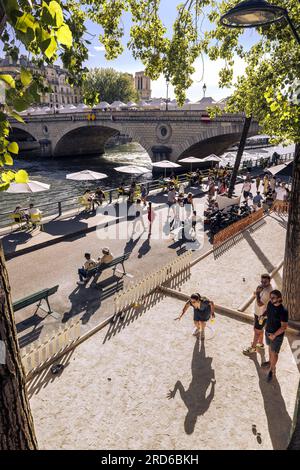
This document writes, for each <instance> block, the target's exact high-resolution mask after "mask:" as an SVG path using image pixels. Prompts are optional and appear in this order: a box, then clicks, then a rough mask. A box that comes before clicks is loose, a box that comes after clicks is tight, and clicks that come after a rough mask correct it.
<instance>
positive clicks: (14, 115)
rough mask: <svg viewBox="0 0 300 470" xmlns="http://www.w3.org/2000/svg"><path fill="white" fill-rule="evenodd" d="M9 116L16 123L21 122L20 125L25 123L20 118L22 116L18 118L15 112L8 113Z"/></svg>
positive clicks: (18, 115)
mask: <svg viewBox="0 0 300 470" xmlns="http://www.w3.org/2000/svg"><path fill="white" fill-rule="evenodd" d="M9 115H10V116H11V117H13V118H14V119H15V120H16V121H18V122H21V123H22V124H24V123H25V121H24V119H23V118H22V116H20V114H19V113H17V112H15V111H11V112H10V113H9Z"/></svg>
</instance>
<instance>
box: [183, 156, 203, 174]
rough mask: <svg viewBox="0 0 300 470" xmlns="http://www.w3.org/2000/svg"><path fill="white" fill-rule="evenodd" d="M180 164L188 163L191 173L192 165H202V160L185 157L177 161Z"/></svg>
mask: <svg viewBox="0 0 300 470" xmlns="http://www.w3.org/2000/svg"><path fill="white" fill-rule="evenodd" d="M178 161H179V162H181V163H190V164H191V171H192V170H193V163H202V162H203V159H201V158H196V157H186V158H182V159H181V160H178Z"/></svg>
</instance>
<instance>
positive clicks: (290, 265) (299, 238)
mask: <svg viewBox="0 0 300 470" xmlns="http://www.w3.org/2000/svg"><path fill="white" fill-rule="evenodd" d="M282 290H283V298H284V302H285V305H286V307H287V309H288V311H289V317H290V319H291V320H298V321H300V144H296V149H295V158H294V169H293V180H292V189H291V195H290V203H289V218H288V226H287V233H286V242H285V254H284V265H283V289H282Z"/></svg>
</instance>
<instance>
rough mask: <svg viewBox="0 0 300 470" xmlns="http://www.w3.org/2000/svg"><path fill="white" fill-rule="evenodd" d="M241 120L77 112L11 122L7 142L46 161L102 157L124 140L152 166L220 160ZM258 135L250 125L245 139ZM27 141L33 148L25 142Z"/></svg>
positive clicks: (201, 114)
mask: <svg viewBox="0 0 300 470" xmlns="http://www.w3.org/2000/svg"><path fill="white" fill-rule="evenodd" d="M243 123H244V116H243V115H242V114H240V115H238V114H223V115H222V116H218V117H216V118H215V119H209V117H208V115H207V112H205V111H159V110H158V111H144V110H143V111H115V112H111V111H109V112H104V111H101V110H96V111H92V112H76V113H64V114H51V115H45V114H42V115H32V116H26V118H25V124H23V123H19V122H17V121H14V120H12V121H11V125H12V135H11V138H12V139H15V140H17V141H20V143H21V148H22V149H24V150H26V145H27V147H28V146H29V145H30V144H32V143H33V142H34V143H35V144H36V148H38V149H39V150H40V153H41V154H42V155H43V156H45V157H60V156H78V155H82V156H85V155H91V154H101V153H103V152H104V146H105V143H106V142H107V140H108V139H109V138H110V137H112V136H114V135H117V134H118V133H121V134H126V135H128V136H129V137H131V138H132V140H133V141H135V142H138V143H139V144H140V145H141V146H142V147H144V149H145V150H146V151H147V152H148V154H149V156H150V158H151V159H152V161H157V160H162V159H169V160H171V161H173V162H176V161H177V160H178V159H179V158H180V157H181V158H182V157H185V156H189V155H193V156H195V157H200V158H201V157H205V156H206V155H208V154H210V153H215V154H221V153H222V152H224V151H225V150H226V149H227V148H228V147H229V146H231V145H232V144H234V143H236V142H238V141H239V139H240V136H241V132H242V129H243ZM258 133H259V127H258V124H257V123H256V122H252V124H251V127H250V131H249V136H251V135H256V134H258ZM29 141H31V142H29Z"/></svg>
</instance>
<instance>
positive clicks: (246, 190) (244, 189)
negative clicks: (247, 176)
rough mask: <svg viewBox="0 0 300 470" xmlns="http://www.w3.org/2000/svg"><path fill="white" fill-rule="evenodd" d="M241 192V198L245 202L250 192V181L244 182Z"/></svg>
mask: <svg viewBox="0 0 300 470" xmlns="http://www.w3.org/2000/svg"><path fill="white" fill-rule="evenodd" d="M242 192H243V196H244V198H245V200H246V201H247V200H248V197H249V195H250V192H251V180H250V181H249V180H246V181H245V182H244V184H243V187H242Z"/></svg>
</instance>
